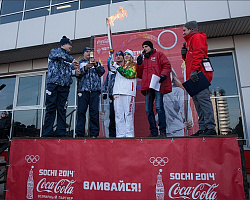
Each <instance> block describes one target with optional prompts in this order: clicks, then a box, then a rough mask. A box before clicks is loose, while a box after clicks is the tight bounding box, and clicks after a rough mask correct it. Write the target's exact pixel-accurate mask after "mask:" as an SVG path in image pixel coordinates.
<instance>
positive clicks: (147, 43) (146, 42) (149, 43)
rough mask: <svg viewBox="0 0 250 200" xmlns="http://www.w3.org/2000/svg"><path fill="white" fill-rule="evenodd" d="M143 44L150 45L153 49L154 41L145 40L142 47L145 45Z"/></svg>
mask: <svg viewBox="0 0 250 200" xmlns="http://www.w3.org/2000/svg"><path fill="white" fill-rule="evenodd" d="M143 45H148V46H149V47H150V48H151V49H153V43H152V42H151V41H149V40H147V41H145V42H143V43H142V47H143Z"/></svg>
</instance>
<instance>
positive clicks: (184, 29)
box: [183, 27, 192, 36]
mask: <svg viewBox="0 0 250 200" xmlns="http://www.w3.org/2000/svg"><path fill="white" fill-rule="evenodd" d="M191 31H192V29H187V28H186V27H183V36H186V35H188V34H189V33H190V32H191Z"/></svg>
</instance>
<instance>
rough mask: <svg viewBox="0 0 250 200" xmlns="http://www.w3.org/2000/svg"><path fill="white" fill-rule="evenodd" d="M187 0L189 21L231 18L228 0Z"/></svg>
mask: <svg viewBox="0 0 250 200" xmlns="http://www.w3.org/2000/svg"><path fill="white" fill-rule="evenodd" d="M185 2H186V10H187V21H191V20H196V21H197V22H202V21H211V20H219V19H228V18H229V10H228V3H227V0H220V1H185Z"/></svg>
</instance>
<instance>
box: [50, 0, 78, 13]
mask: <svg viewBox="0 0 250 200" xmlns="http://www.w3.org/2000/svg"><path fill="white" fill-rule="evenodd" d="M78 7H79V3H78V2H77V1H75V2H72V3H66V4H60V5H56V6H52V7H51V14H56V13H62V12H68V11H71V10H77V9H78Z"/></svg>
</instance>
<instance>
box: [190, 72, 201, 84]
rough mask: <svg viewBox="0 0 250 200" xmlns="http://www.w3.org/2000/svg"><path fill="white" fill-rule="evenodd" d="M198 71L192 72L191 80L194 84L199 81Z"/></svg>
mask: <svg viewBox="0 0 250 200" xmlns="http://www.w3.org/2000/svg"><path fill="white" fill-rule="evenodd" d="M197 73H198V72H197V71H192V72H191V75H190V79H191V80H192V81H193V82H197V81H198V80H199V77H198V76H197Z"/></svg>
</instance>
